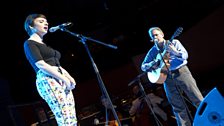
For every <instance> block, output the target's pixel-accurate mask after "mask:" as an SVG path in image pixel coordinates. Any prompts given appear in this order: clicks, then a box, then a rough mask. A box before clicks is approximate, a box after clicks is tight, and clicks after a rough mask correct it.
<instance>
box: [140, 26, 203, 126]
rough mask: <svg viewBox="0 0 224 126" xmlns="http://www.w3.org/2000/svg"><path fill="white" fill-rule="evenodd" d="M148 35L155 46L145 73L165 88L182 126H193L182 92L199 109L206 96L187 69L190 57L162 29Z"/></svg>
mask: <svg viewBox="0 0 224 126" xmlns="http://www.w3.org/2000/svg"><path fill="white" fill-rule="evenodd" d="M179 30H180V29H179ZM148 33H149V36H150V38H151V39H152V41H153V42H154V46H153V47H152V48H151V49H150V50H149V51H148V53H147V54H146V56H145V59H144V61H143V62H142V65H141V69H142V71H145V72H147V73H148V78H149V80H150V81H151V80H152V81H151V82H153V83H163V84H164V89H165V92H166V96H167V99H168V101H169V102H170V104H171V106H172V108H173V112H174V115H175V116H176V120H177V124H178V126H191V125H192V119H191V116H190V115H189V111H188V108H187V106H186V104H185V102H184V100H183V97H182V94H181V92H182V91H183V92H184V93H185V94H186V96H188V98H189V99H190V101H191V102H192V104H193V105H195V107H198V106H199V104H200V103H201V101H202V100H203V96H202V94H201V92H200V90H199V89H198V87H197V84H196V81H195V79H194V78H193V76H192V75H191V72H190V71H189V69H188V67H187V63H188V61H187V59H188V53H187V51H186V49H185V48H184V47H183V45H182V44H181V43H180V41H179V40H177V39H173V40H170V41H168V40H165V39H164V33H163V31H162V30H161V29H160V28H159V27H151V28H150V29H149V31H148ZM176 34H178V33H175V34H174V35H173V36H177V35H176ZM171 38H173V37H171ZM164 78H165V79H164Z"/></svg>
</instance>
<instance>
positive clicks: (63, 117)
mask: <svg viewBox="0 0 224 126" xmlns="http://www.w3.org/2000/svg"><path fill="white" fill-rule="evenodd" d="M36 86H37V91H38V93H39V94H40V96H41V97H42V98H43V99H44V100H45V101H46V102H47V104H48V105H49V107H50V109H51V111H52V112H53V113H54V116H55V119H56V121H57V124H58V126H77V118H76V111H75V101H74V97H73V94H72V91H71V90H67V89H66V86H65V84H63V83H62V82H61V81H59V80H57V79H55V78H53V77H51V76H49V75H46V74H45V73H43V72H41V71H38V72H37V76H36Z"/></svg>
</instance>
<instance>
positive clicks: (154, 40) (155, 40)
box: [150, 39, 158, 42]
mask: <svg viewBox="0 0 224 126" xmlns="http://www.w3.org/2000/svg"><path fill="white" fill-rule="evenodd" d="M157 41H158V39H153V40H150V42H157Z"/></svg>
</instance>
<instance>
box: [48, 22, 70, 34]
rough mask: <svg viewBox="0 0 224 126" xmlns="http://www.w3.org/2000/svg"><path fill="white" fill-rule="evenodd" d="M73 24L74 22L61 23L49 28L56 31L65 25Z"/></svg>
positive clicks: (50, 30)
mask: <svg viewBox="0 0 224 126" xmlns="http://www.w3.org/2000/svg"><path fill="white" fill-rule="evenodd" d="M72 25H73V23H72V22H67V23H63V24H61V25H58V26H54V27H51V28H50V29H49V32H55V31H57V30H58V29H62V28H64V27H68V26H72Z"/></svg>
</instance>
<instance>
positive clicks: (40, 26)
mask: <svg viewBox="0 0 224 126" xmlns="http://www.w3.org/2000/svg"><path fill="white" fill-rule="evenodd" d="M33 31H34V33H37V34H38V35H40V36H44V35H45V34H46V33H47V32H48V22H47V19H45V18H41V17H39V18H36V19H35V20H34V26H33Z"/></svg>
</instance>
